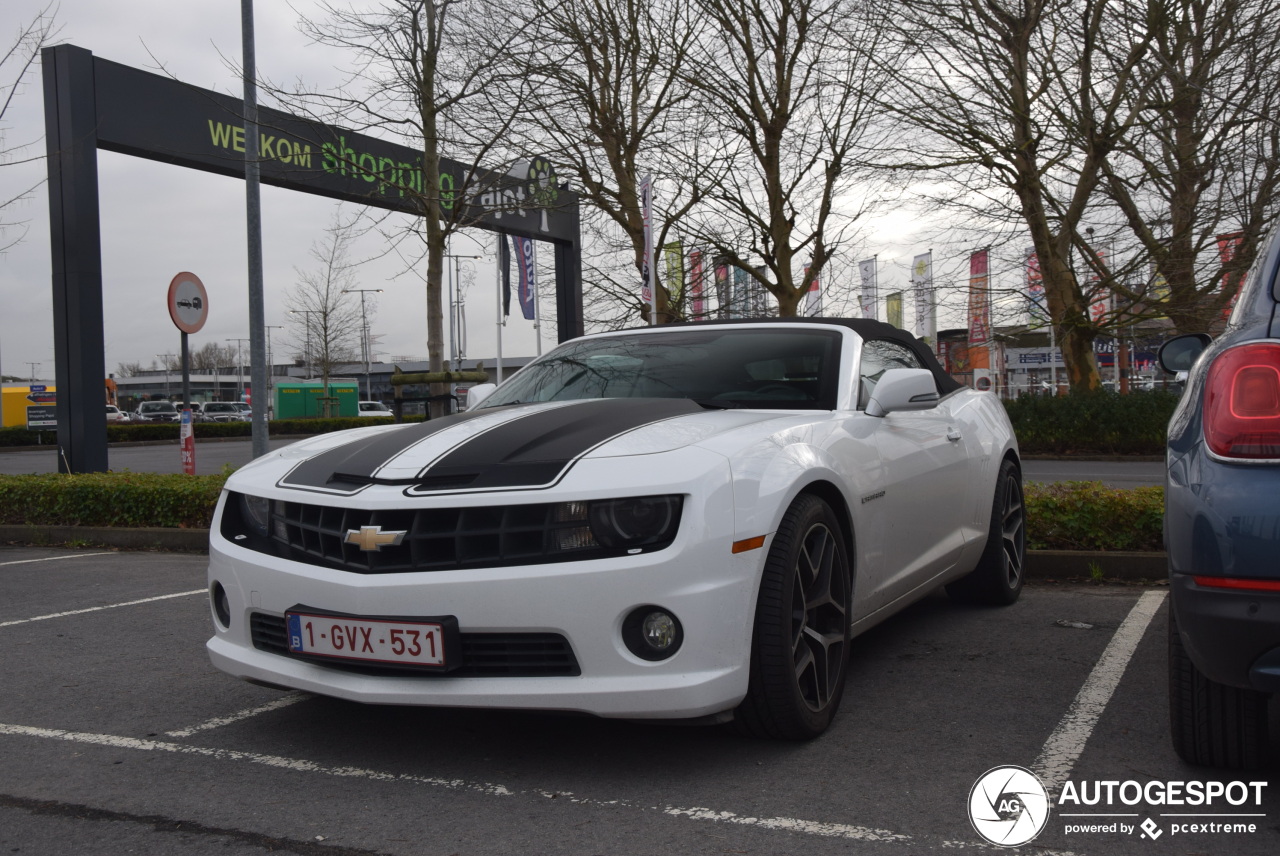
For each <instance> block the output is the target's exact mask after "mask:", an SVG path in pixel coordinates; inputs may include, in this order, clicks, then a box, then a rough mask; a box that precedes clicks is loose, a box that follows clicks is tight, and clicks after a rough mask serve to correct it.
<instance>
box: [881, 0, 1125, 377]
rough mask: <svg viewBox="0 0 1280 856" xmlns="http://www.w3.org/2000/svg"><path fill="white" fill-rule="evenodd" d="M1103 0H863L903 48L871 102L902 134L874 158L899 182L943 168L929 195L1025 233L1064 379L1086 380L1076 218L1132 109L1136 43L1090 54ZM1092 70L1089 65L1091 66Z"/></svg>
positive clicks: (1086, 301)
mask: <svg viewBox="0 0 1280 856" xmlns="http://www.w3.org/2000/svg"><path fill="white" fill-rule="evenodd" d="M1108 11H1109V10H1108V3H1107V0H1084V3H1083V4H1080V3H1077V2H1076V0H941V2H937V0H904V2H902V3H895V4H892V5H890V4H887V3H886V4H883V5H880V6H879V7H878V8H877V9H875V11H874V14H876V15H878V16H879V17H880V18H881V19H882V20H883V21H884V22H885V25H886V27H887V28H889V31H890V32H891V34H892V37H893V39H894V40H895V41H896V42H897V43H898V45H899V46H900V47H901V48H902V50H901V51H900V52H899V53H897V54H895V55H893V56H892V59H891V61H890V62H886V63H882V68H884V69H885V70H886V72H888V73H889V74H890V77H891V79H892V81H893V85H892V86H890V87H887V88H885V89H884V90H883V91H882V92H881V96H882V97H881V98H880V107H881V109H882V110H883V111H884V113H885V115H886V116H887V117H889V118H890V119H891V121H893V122H894V123H896V124H898V125H899V127H900V128H901V129H902V131H903V132H904V133H901V134H900V136H899V142H898V144H897V145H896V146H893V147H890V148H889V149H888V150H887V151H885V152H884V153H883V154H881V156H880V157H879V158H878V162H879V164H880V165H881V166H884V167H888V168H890V169H893V170H896V171H897V172H898V173H899V174H900V175H904V176H906V177H907V179H908V180H912V179H918V178H922V177H924V176H929V177H938V176H942V177H945V179H947V180H948V181H949V182H950V186H951V188H952V189H951V191H950V192H949V193H947V194H945V195H944V196H943V198H938V197H936V196H935V197H934V198H933V199H932V200H931V201H932V202H934V203H935V204H938V205H942V206H945V208H947V209H950V211H951V213H952V214H953V215H956V216H958V217H961V218H966V219H968V220H969V221H970V222H976V223H978V224H979V225H980V227H982V228H985V229H987V230H989V231H999V230H1001V229H1004V230H1006V231H1012V230H1013V229H1014V228H1015V227H1016V228H1018V229H1019V230H1025V231H1024V234H1029V239H1030V243H1031V245H1032V246H1033V248H1034V250H1035V253H1036V256H1037V259H1038V262H1039V268H1040V274H1041V277H1042V281H1043V283H1044V289H1045V296H1046V301H1047V304H1048V309H1049V314H1050V318H1051V320H1052V323H1053V324H1054V325H1055V327H1056V328H1057V332H1058V341H1059V343H1060V344H1061V347H1062V353H1063V360H1064V363H1065V365H1066V369H1067V375H1068V379H1069V382H1070V384H1071V386H1072V388H1073V389H1080V388H1085V389H1091V388H1096V387H1098V385H1099V377H1098V371H1097V366H1096V362H1095V360H1094V357H1093V340H1094V338H1095V337H1096V336H1097V334H1098V327H1097V325H1096V324H1094V323H1093V321H1092V319H1091V317H1090V314H1089V305H1090V300H1091V294H1090V293H1089V292H1090V289H1098V288H1101V287H1103V286H1104V285H1105V283H1104V284H1101V285H1100V284H1098V283H1094V282H1091V281H1090V279H1089V277H1088V276H1085V275H1081V274H1080V273H1078V272H1077V270H1076V268H1075V265H1074V264H1073V253H1076V254H1079V255H1080V256H1082V257H1083V258H1085V259H1096V258H1097V253H1096V252H1095V250H1094V248H1093V247H1092V246H1091V242H1090V241H1089V240H1088V236H1087V233H1086V232H1085V227H1086V222H1087V221H1086V218H1087V217H1088V215H1089V214H1090V213H1091V212H1092V211H1093V210H1095V208H1096V207H1097V206H1098V205H1099V204H1100V201H1099V184H1100V183H1101V181H1102V179H1103V174H1102V167H1103V163H1104V160H1105V158H1106V156H1107V155H1108V154H1109V153H1110V152H1111V151H1112V150H1113V149H1114V147H1115V145H1116V140H1117V139H1119V138H1121V137H1122V136H1123V135H1124V134H1125V133H1126V132H1127V131H1128V129H1129V128H1131V127H1132V126H1133V124H1134V123H1135V121H1136V116H1135V115H1134V113H1133V112H1132V107H1131V102H1130V101H1129V100H1127V99H1126V97H1125V94H1126V93H1130V92H1135V91H1139V90H1141V89H1143V88H1144V87H1145V86H1147V85H1148V82H1147V81H1146V80H1145V79H1144V78H1143V77H1142V75H1141V71H1142V66H1141V63H1140V60H1141V59H1142V58H1143V56H1144V54H1145V52H1146V50H1147V44H1148V43H1147V42H1146V41H1144V40H1142V39H1140V38H1139V39H1134V40H1132V41H1130V42H1128V43H1127V49H1128V52H1127V53H1126V54H1124V55H1116V54H1108V55H1106V56H1103V44H1104V41H1105V37H1106V35H1107V34H1108V29H1107V28H1108V26H1109V25H1110V23H1111V19H1110V18H1109V17H1108V16H1107V14H1106V13H1107V12H1108ZM1100 65H1101V66H1103V68H1101V69H1100V68H1099V66H1100Z"/></svg>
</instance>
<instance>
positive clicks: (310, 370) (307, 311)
mask: <svg viewBox="0 0 1280 856" xmlns="http://www.w3.org/2000/svg"><path fill="white" fill-rule="evenodd" d="M289 314H290V315H305V316H307V317H306V318H304V319H302V320H303V322H304V323H305V325H306V328H307V344H306V352H305V353H303V355H302V361H303V362H304V363H306V364H307V375H308V376H309V377H310V376H313V375H314V374H315V370H314V368H313V366H312V365H311V316H312V315H321V314H323V313H321V312H319V311H318V310H315V309H290V310H289Z"/></svg>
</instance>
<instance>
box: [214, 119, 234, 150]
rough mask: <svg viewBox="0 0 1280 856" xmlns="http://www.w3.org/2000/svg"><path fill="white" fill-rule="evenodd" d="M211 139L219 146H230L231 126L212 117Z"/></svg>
mask: <svg viewBox="0 0 1280 856" xmlns="http://www.w3.org/2000/svg"><path fill="white" fill-rule="evenodd" d="M209 139H211V140H213V144H214V145H215V146H218V147H219V148H223V149H225V148H228V147H229V146H230V145H231V126H230V125H224V124H222V123H221V122H215V121H213V120H212V119H210V120H209Z"/></svg>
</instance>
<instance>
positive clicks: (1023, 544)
mask: <svg viewBox="0 0 1280 856" xmlns="http://www.w3.org/2000/svg"><path fill="white" fill-rule="evenodd" d="M1026 561H1027V509H1026V505H1025V504H1024V503H1023V499H1022V471H1021V470H1020V469H1018V465H1017V464H1016V463H1014V462H1013V461H1012V460H1009V459H1008V458H1006V459H1005V460H1004V461H1003V462H1001V464H1000V473H999V475H998V476H997V477H996V491H995V496H994V497H993V498H992V500H991V526H990V529H988V531H987V545H986V547H985V549H983V551H982V558H980V559H979V560H978V565H977V567H975V568H974V569H973V570H972V571H970V572H969V573H968V575H966V576H963V577H961V578H960V579H958V580H956V581H955V582H951V583H948V584H947V594H948V595H949V596H950V597H951V599H952V600H955V601H958V602H960V603H980V604H988V605H991V606H1008V605H1009V604H1011V603H1013V602H1015V601H1016V600H1017V599H1018V597H1019V596H1020V595H1021V594H1022V584H1023V582H1024V578H1025V570H1026Z"/></svg>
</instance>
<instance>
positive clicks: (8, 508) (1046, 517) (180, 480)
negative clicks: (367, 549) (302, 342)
mask: <svg viewBox="0 0 1280 856" xmlns="http://www.w3.org/2000/svg"><path fill="white" fill-rule="evenodd" d="M226 478H227V476H226V474H225V473H224V474H220V475H211V476H188V475H157V474H154V473H128V472H126V473H90V474H86V475H59V474H48V475H29V476H0V524H27V525H32V526H61V525H72V526H77V525H78V526H122V527H139V526H162V527H178V528H184V529H185V528H207V527H208V526H209V523H210V521H212V519H213V509H214V506H215V504H216V503H217V501H218V493H219V491H220V490H221V489H222V484H223V482H224V481H226ZM1163 499H1164V489H1163V488H1159V487H1144V488H1135V489H1132V490H1116V489H1112V488H1106V487H1103V485H1102V483H1101V482H1061V483H1058V484H1049V485H1042V484H1028V485H1027V486H1026V508H1027V546H1028V548H1030V549H1033V550H1045V549H1052V550H1138V551H1151V550H1161V549H1163V547H1162V546H1161V519H1162V514H1163V511H1164V508H1163Z"/></svg>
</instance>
